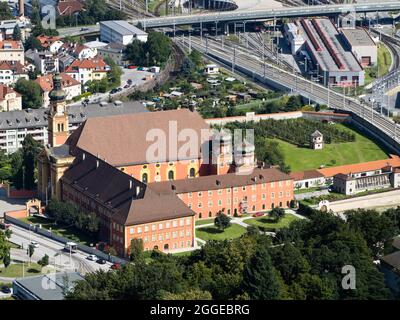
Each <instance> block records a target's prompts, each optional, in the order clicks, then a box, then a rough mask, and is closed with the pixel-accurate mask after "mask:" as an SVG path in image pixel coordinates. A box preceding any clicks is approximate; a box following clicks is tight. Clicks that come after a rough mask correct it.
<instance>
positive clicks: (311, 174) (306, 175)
mask: <svg viewBox="0 0 400 320" xmlns="http://www.w3.org/2000/svg"><path fill="white" fill-rule="evenodd" d="M290 176H291V177H292V178H293V179H294V180H295V181H299V180H307V179H317V178H322V177H323V176H324V175H323V174H322V173H321V172H319V171H318V170H306V171H301V172H292V173H290Z"/></svg>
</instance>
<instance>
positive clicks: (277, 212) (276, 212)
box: [269, 208, 285, 222]
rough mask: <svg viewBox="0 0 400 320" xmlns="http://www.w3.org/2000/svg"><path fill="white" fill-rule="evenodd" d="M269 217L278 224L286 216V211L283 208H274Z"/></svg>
mask: <svg viewBox="0 0 400 320" xmlns="http://www.w3.org/2000/svg"><path fill="white" fill-rule="evenodd" d="M269 216H270V217H271V218H273V219H274V220H275V221H276V222H278V221H279V220H280V219H282V218H283V217H284V216H285V209H283V208H273V209H272V210H271V212H270V213H269Z"/></svg>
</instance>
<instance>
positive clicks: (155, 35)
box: [144, 32, 172, 65]
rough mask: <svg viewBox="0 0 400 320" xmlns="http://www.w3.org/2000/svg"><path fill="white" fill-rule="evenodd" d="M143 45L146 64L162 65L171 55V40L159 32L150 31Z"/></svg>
mask: <svg viewBox="0 0 400 320" xmlns="http://www.w3.org/2000/svg"><path fill="white" fill-rule="evenodd" d="M144 46H145V51H146V53H148V56H147V57H146V58H147V59H146V60H148V61H146V62H148V63H147V65H164V64H165V63H166V62H167V60H168V59H169V57H170V55H171V51H172V41H171V39H170V38H169V37H167V36H166V35H164V34H162V33H160V32H150V33H149V35H148V38H147V42H146V43H145V44H144Z"/></svg>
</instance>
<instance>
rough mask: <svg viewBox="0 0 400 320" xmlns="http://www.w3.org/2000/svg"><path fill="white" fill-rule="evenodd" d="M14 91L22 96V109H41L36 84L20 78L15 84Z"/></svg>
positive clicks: (40, 97) (41, 100)
mask: <svg viewBox="0 0 400 320" xmlns="http://www.w3.org/2000/svg"><path fill="white" fill-rule="evenodd" d="M15 91H17V92H18V93H20V94H21V95H22V107H23V108H24V109H27V108H32V109H38V108H40V107H42V105H43V99H42V94H41V89H40V86H39V85H38V84H37V83H36V82H34V81H31V80H26V79H24V78H20V79H18V81H17V83H16V84H15Z"/></svg>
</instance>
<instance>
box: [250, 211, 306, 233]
mask: <svg viewBox="0 0 400 320" xmlns="http://www.w3.org/2000/svg"><path fill="white" fill-rule="evenodd" d="M298 219H299V218H297V217H296V216H294V215H292V214H286V215H285V216H284V217H283V218H282V219H281V220H280V221H279V222H274V220H273V219H272V218H270V217H268V216H263V217H258V218H252V219H247V220H244V223H247V224H250V225H253V226H257V227H263V228H267V229H281V228H284V227H287V226H288V225H289V224H290V223H292V222H293V221H294V220H298Z"/></svg>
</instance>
